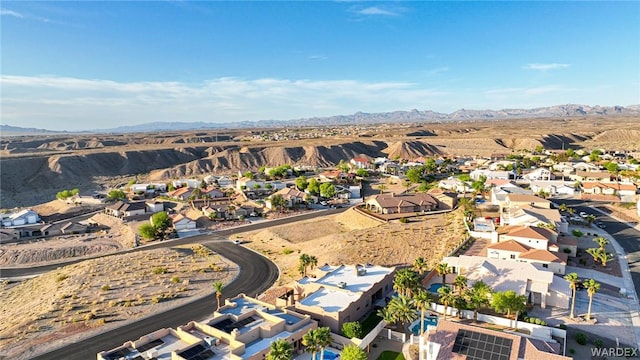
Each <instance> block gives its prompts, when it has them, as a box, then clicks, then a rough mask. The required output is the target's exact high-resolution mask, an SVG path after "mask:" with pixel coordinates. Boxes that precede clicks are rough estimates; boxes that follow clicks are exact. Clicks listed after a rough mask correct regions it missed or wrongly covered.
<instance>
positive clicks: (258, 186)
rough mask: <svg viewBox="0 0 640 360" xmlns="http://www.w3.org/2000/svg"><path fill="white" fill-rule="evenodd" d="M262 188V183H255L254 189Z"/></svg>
mask: <svg viewBox="0 0 640 360" xmlns="http://www.w3.org/2000/svg"><path fill="white" fill-rule="evenodd" d="M261 188H262V185H260V184H258V183H255V184H253V190H260V189H261Z"/></svg>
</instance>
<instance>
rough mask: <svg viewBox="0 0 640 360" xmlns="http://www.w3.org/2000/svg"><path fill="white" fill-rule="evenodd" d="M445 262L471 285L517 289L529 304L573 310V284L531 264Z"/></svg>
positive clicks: (486, 260)
mask: <svg viewBox="0 0 640 360" xmlns="http://www.w3.org/2000/svg"><path fill="white" fill-rule="evenodd" d="M442 262H443V263H447V264H448V265H449V266H451V268H452V270H453V273H454V274H458V275H464V276H466V277H467V280H468V286H473V284H474V283H475V282H476V281H478V280H482V281H483V282H484V283H486V284H487V285H489V287H491V288H492V289H493V290H494V291H506V290H513V291H515V292H516V294H518V295H524V296H525V297H526V298H527V302H528V303H530V304H534V305H540V307H542V308H545V307H546V306H547V305H548V306H553V307H558V308H561V309H568V308H569V299H570V298H571V289H570V288H569V282H567V281H566V280H564V279H563V278H562V277H560V276H554V274H553V272H552V271H548V270H545V269H540V268H538V267H535V266H534V265H532V264H530V263H528V262H520V261H512V260H502V259H491V258H485V257H481V256H467V255H462V256H459V257H445V258H444V259H442Z"/></svg>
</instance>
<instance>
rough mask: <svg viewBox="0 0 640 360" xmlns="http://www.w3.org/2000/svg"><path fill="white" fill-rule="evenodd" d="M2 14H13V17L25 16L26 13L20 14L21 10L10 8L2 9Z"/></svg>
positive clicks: (0, 13)
mask: <svg viewBox="0 0 640 360" xmlns="http://www.w3.org/2000/svg"><path fill="white" fill-rule="evenodd" d="M0 15H2V16H13V17H17V18H20V19H22V18H24V15H22V14H20V13H19V12H16V11H13V10H9V9H0Z"/></svg>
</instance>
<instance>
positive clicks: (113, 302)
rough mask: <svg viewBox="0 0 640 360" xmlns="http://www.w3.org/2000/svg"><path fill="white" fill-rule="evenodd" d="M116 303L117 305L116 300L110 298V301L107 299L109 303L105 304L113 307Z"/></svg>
mask: <svg viewBox="0 0 640 360" xmlns="http://www.w3.org/2000/svg"><path fill="white" fill-rule="evenodd" d="M116 305H118V302H117V301H115V300H111V301H109V303H108V304H107V306H109V307H114V306H116Z"/></svg>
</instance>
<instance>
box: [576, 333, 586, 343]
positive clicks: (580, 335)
mask: <svg viewBox="0 0 640 360" xmlns="http://www.w3.org/2000/svg"><path fill="white" fill-rule="evenodd" d="M587 340H588V338H587V335H585V333H577V334H576V342H577V343H578V344H580V345H587Z"/></svg>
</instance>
